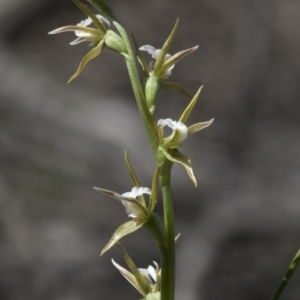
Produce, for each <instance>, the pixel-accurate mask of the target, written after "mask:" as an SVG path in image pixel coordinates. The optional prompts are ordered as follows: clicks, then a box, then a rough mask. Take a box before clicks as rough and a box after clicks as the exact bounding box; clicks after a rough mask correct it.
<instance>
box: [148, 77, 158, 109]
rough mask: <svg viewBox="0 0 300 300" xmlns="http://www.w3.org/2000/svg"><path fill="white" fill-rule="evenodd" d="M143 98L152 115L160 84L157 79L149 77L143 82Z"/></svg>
mask: <svg viewBox="0 0 300 300" xmlns="http://www.w3.org/2000/svg"><path fill="white" fill-rule="evenodd" d="M144 89H145V98H146V102H147V106H148V108H149V110H150V112H151V113H152V114H153V113H154V109H155V101H156V97H157V94H158V92H159V89H160V82H159V80H158V79H157V77H155V76H152V75H150V77H148V78H146V80H145V86H144Z"/></svg>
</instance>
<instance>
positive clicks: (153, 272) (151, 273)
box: [138, 261, 159, 285]
mask: <svg viewBox="0 0 300 300" xmlns="http://www.w3.org/2000/svg"><path fill="white" fill-rule="evenodd" d="M153 263H154V265H155V268H154V267H153V266H151V265H150V266H149V267H148V268H147V269H142V268H139V269H138V270H139V272H140V273H141V274H142V275H143V276H144V277H145V278H146V279H147V281H148V283H149V284H151V285H152V284H153V283H155V282H156V281H157V275H158V272H159V265H158V263H157V262H155V261H153Z"/></svg>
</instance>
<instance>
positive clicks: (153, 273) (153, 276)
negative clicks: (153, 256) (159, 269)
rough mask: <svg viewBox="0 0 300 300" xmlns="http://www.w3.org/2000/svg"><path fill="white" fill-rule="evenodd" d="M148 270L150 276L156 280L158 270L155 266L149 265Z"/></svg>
mask: <svg viewBox="0 0 300 300" xmlns="http://www.w3.org/2000/svg"><path fill="white" fill-rule="evenodd" d="M147 270H148V273H149V275H150V277H151V278H152V279H153V280H154V281H155V282H156V270H155V269H154V267H152V266H149V267H148V269H147Z"/></svg>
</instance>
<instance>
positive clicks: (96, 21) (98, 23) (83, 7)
mask: <svg viewBox="0 0 300 300" xmlns="http://www.w3.org/2000/svg"><path fill="white" fill-rule="evenodd" d="M73 2H74V3H75V5H77V6H78V7H79V8H80V9H81V10H82V11H83V12H84V13H85V14H86V15H87V16H88V17H90V18H91V19H92V20H93V22H94V24H95V25H96V26H97V28H98V29H99V30H100V31H102V33H103V36H104V35H105V32H106V28H105V26H104V25H103V23H102V21H100V20H99V19H97V17H96V16H95V15H94V14H93V12H92V11H91V10H90V9H89V8H88V7H87V6H86V5H84V4H83V3H81V2H80V1H78V0H73Z"/></svg>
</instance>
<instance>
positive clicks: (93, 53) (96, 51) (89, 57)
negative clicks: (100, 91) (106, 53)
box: [68, 40, 104, 83]
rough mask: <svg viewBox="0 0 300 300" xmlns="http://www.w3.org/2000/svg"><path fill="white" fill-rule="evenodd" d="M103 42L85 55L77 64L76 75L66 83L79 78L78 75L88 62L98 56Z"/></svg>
mask: <svg viewBox="0 0 300 300" xmlns="http://www.w3.org/2000/svg"><path fill="white" fill-rule="evenodd" d="M103 45H104V42H103V40H102V41H101V42H100V43H99V44H98V45H97V46H96V47H95V48H93V49H92V50H91V51H90V52H89V53H88V54H86V55H85V56H84V57H83V59H82V61H81V62H80V64H79V67H78V69H77V71H76V73H75V74H74V75H73V76H72V77H71V78H70V79H69V81H68V83H70V82H71V81H72V80H74V79H75V78H76V77H78V76H79V74H80V73H81V72H82V70H83V69H84V67H85V66H86V65H87V63H88V62H89V61H91V60H92V59H94V58H95V57H97V56H98V55H100V53H101V51H102V49H103Z"/></svg>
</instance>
